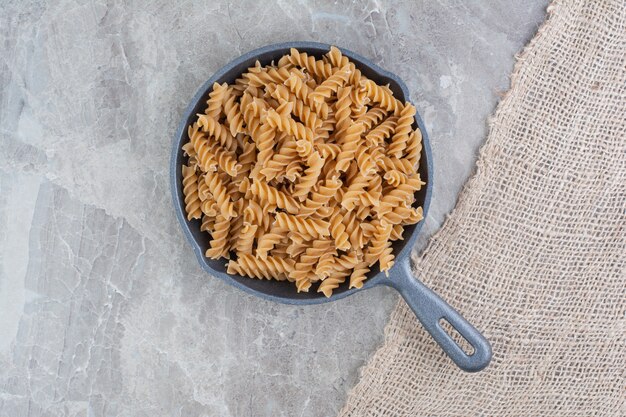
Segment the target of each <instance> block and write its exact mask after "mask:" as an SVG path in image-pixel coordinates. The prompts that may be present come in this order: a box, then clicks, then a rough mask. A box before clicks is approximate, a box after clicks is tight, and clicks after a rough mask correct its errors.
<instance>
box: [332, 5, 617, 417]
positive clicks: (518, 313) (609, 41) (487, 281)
mask: <svg viewBox="0 0 626 417" xmlns="http://www.w3.org/2000/svg"><path fill="white" fill-rule="evenodd" d="M548 11H549V16H548V20H547V21H546V23H544V25H543V26H542V27H541V28H540V29H539V32H538V34H537V35H536V37H535V38H534V39H533V40H532V42H531V43H530V45H529V46H527V47H526V49H525V50H524V51H523V53H522V54H521V56H520V57H519V59H518V63H517V65H516V67H515V70H514V74H513V76H512V84H511V89H510V91H509V92H508V93H507V95H506V96H505V97H504V98H503V100H502V101H501V103H500V104H499V106H498V108H497V110H496V112H495V115H494V116H493V118H492V120H491V121H490V132H489V135H488V138H487V141H486V143H485V145H484V147H483V149H482V150H481V153H480V157H479V161H478V164H477V166H478V168H477V171H476V174H475V175H474V177H473V178H472V179H471V180H470V181H469V183H468V184H467V185H466V188H465V190H464V191H463V193H462V194H461V196H460V198H459V202H458V205H457V207H456V209H455V210H454V212H453V213H452V215H451V217H450V218H449V219H448V220H447V221H446V223H445V225H444V227H443V229H442V230H441V231H440V232H439V233H438V234H437V235H436V236H435V237H434V238H433V239H432V240H431V242H430V244H429V247H428V249H427V250H426V251H425V253H424V254H423V255H422V256H421V257H420V259H418V260H417V262H416V269H417V274H418V276H420V277H421V279H423V281H424V282H425V283H426V284H428V285H430V286H431V287H432V288H434V289H435V290H436V291H437V292H439V293H440V294H442V295H443V296H444V298H446V299H447V300H449V301H450V303H451V304H452V305H453V306H455V307H457V308H458V309H459V310H460V311H461V312H462V313H463V314H464V315H465V316H466V317H467V318H469V319H470V321H471V322H473V323H475V325H476V326H477V327H478V328H479V329H481V330H483V331H484V334H485V335H486V336H487V337H488V339H489V340H490V341H491V343H492V345H493V352H494V357H493V361H492V363H491V365H490V366H489V367H488V368H487V369H486V370H485V371H483V372H481V373H478V374H466V373H464V372H462V371H460V370H458V369H456V368H455V366H454V365H453V364H452V362H451V361H450V360H449V359H448V358H447V357H446V356H444V354H443V353H442V352H441V350H440V349H439V348H438V347H437V346H436V345H435V343H434V342H433V340H431V338H430V337H429V335H428V334H427V333H426V332H425V331H424V330H423V329H422V328H421V326H420V325H419V324H418V322H417V321H416V319H415V317H414V316H413V313H412V312H411V311H409V309H408V308H407V306H406V305H405V304H404V302H400V303H399V305H398V306H397V308H396V310H395V311H394V312H393V315H392V318H391V322H390V323H389V325H388V326H387V328H386V331H385V341H384V344H383V346H382V347H381V348H380V349H379V350H378V351H377V352H376V353H375V355H374V356H373V357H372V359H371V360H370V361H369V363H368V364H367V365H366V366H365V368H364V369H363V370H362V378H361V380H360V382H359V383H358V385H357V386H356V387H355V388H354V389H353V391H352V392H351V393H350V395H349V398H348V401H347V404H346V405H345V407H344V409H343V410H342V411H341V413H340V415H341V416H359V417H360V416H409V415H410V416H413V415H416V416H422V415H424V416H425V415H437V416H472V415H485V416H493V415H507V416H548V415H550V416H555V415H559V416H565V415H567V416H579V415H593V416H599V415H626V408H625V406H624V398H625V389H626V384H625V381H626V376H625V369H626V342H625V333H626V324H625V323H626V320H625V313H626V1H621V0H613V1H610V0H606V1H604V0H603V1H593V0H589V1H582V0H572V1H556V2H554V3H553V4H552V5H551V6H550V8H549V9H548ZM434 198H437V196H434Z"/></svg>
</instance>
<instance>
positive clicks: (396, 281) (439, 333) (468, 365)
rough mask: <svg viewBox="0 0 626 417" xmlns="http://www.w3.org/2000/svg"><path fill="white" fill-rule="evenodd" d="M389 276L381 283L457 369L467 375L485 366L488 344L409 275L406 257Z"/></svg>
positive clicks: (467, 323)
mask: <svg viewBox="0 0 626 417" xmlns="http://www.w3.org/2000/svg"><path fill="white" fill-rule="evenodd" d="M389 274H390V276H389V279H388V280H385V284H387V285H389V286H391V287H393V288H395V289H396V290H398V292H400V294H401V295H402V298H404V301H406V303H407V304H408V305H409V307H410V308H411V310H413V312H414V313H415V315H416V316H417V318H418V320H419V321H420V322H421V323H422V325H423V326H424V328H425V329H426V331H428V333H430V335H431V336H432V337H433V339H435V341H436V342H437V343H438V344H439V346H440V347H441V349H443V351H444V352H445V353H446V354H447V355H448V356H449V357H450V359H452V361H453V362H454V363H455V364H456V365H457V366H458V367H459V368H461V369H462V370H464V371H467V372H478V371H480V370H482V369H483V368H485V367H486V366H487V365H488V364H489V361H491V345H490V344H489V342H488V341H487V339H485V337H484V336H483V335H482V334H480V332H479V331H478V330H476V328H474V326H472V325H471V324H470V323H469V322H468V321H467V320H465V319H464V318H463V316H461V315H460V314H459V313H458V312H457V311H456V310H455V309H453V308H452V307H450V305H449V304H448V303H446V302H445V301H444V300H443V299H442V298H441V297H439V296H438V295H437V294H435V293H434V292H433V291H432V290H430V289H429V288H428V287H426V286H425V285H424V284H422V283H421V282H420V281H419V280H418V279H417V278H415V277H414V276H413V273H412V272H411V266H410V263H409V260H408V257H407V258H405V259H404V260H402V261H400V262H399V264H398V265H396V267H395V268H391V270H390V271H389ZM442 320H445V321H447V322H448V323H449V324H450V325H451V326H452V327H453V328H454V329H455V330H456V331H457V332H459V333H460V334H461V336H463V338H464V339H465V340H466V341H467V342H468V343H469V344H470V345H471V346H472V348H473V352H472V353H471V354H468V353H466V352H465V351H464V350H463V349H462V348H461V347H460V346H459V344H458V343H457V342H456V341H455V340H454V339H453V338H452V337H451V336H450V335H449V334H448V332H446V330H445V329H444V328H443V327H442V325H441V322H442Z"/></svg>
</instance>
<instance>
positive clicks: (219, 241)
mask: <svg viewBox="0 0 626 417" xmlns="http://www.w3.org/2000/svg"><path fill="white" fill-rule="evenodd" d="M320 58H321V59H320ZM415 114H416V111H415V107H414V106H413V105H412V104H410V103H402V102H400V101H398V100H397V99H396V98H395V97H394V95H393V92H392V90H391V89H390V88H389V87H388V86H382V85H378V84H376V83H375V82H374V81H373V80H370V79H368V78H367V77H366V76H365V75H363V74H362V73H361V71H360V70H359V68H357V66H356V65H355V63H353V62H351V61H350V59H349V58H348V57H347V56H345V55H344V54H343V53H342V52H341V51H340V50H339V49H338V48H335V47H331V49H330V51H329V52H328V53H326V54H325V55H324V56H321V57H318V56H312V55H309V54H307V53H304V52H300V51H298V50H296V49H292V50H290V52H289V54H288V55H285V56H283V57H282V58H280V59H279V60H278V61H277V63H276V64H274V63H271V64H270V65H262V64H261V63H260V62H258V61H257V62H256V63H255V64H254V65H253V66H251V67H249V68H248V69H247V70H246V71H245V72H244V73H243V74H241V76H239V77H238V78H236V80H235V81H234V82H233V83H232V84H231V85H228V84H227V83H214V84H213V86H212V89H211V91H210V92H209V93H208V97H207V99H206V108H205V109H204V112H202V113H200V114H198V115H197V119H196V120H194V121H193V122H192V123H191V124H190V125H189V126H188V129H187V136H188V138H189V141H188V142H187V143H185V144H183V145H182V154H183V157H184V158H186V163H185V164H183V166H182V167H181V174H182V178H181V181H182V194H183V200H184V206H185V211H186V217H187V220H188V221H190V222H192V224H197V226H195V227H198V228H199V229H200V231H201V232H206V233H208V234H209V235H210V239H209V240H208V244H207V247H206V248H205V251H206V253H205V255H206V256H207V257H209V258H212V259H220V258H225V259H229V261H228V263H227V269H226V271H227V273H229V274H238V275H242V276H247V277H250V278H255V279H273V280H277V281H288V282H291V283H292V284H291V285H295V287H296V290H297V291H300V292H301V291H317V292H319V293H321V294H323V295H325V296H327V297H329V296H331V294H332V293H333V291H335V290H337V288H339V286H343V285H345V287H344V288H346V287H349V288H362V287H363V285H364V282H365V280H366V279H367V277H368V274H369V273H370V270H371V269H372V268H373V267H374V265H375V264H377V263H378V266H379V268H380V270H381V271H383V272H388V271H389V269H390V268H392V267H393V264H394V254H393V248H392V245H391V242H393V241H396V240H401V239H403V236H402V235H403V232H404V227H405V226H408V225H412V224H415V223H417V222H419V221H421V220H422V219H423V211H422V208H421V207H419V206H417V204H416V198H415V195H416V194H415V193H416V192H417V191H418V190H420V189H421V187H422V186H423V185H424V183H423V182H422V181H421V179H420V177H419V174H418V173H417V169H418V167H419V163H420V157H421V154H422V136H421V132H420V130H419V129H417V128H415V127H414V126H415ZM346 281H347V282H346ZM344 283H345V284H344ZM314 285H315V286H316V288H313V286H314ZM312 288H313V289H312Z"/></svg>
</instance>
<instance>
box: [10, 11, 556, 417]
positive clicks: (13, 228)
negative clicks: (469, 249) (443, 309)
mask: <svg viewBox="0 0 626 417" xmlns="http://www.w3.org/2000/svg"><path fill="white" fill-rule="evenodd" d="M546 3H547V1H546V0H533V1H526V2H518V1H516V0H503V1H498V2H496V1H487V0H484V1H478V2H476V1H475V2H465V1H460V0H458V1H455V0H439V1H432V2H431V1H428V2H427V1H408V0H400V1H394V2H384V1H382V0H380V1H375V0H371V1H363V2H344V1H312V2H306V1H287V0H282V1H277V2H271V4H267V3H266V2H256V1H243V2H235V1H233V2H231V3H230V4H229V3H228V2H225V1H213V2H206V3H200V2H192V1H184V2H170V1H150V2H148V1H143V2H142V1H137V2H132V3H131V2H129V4H124V3H122V2H117V1H108V2H94V3H89V4H87V3H85V2H80V1H51V2H37V1H14V2H11V1H9V2H8V3H7V2H6V1H4V2H2V3H1V4H0V141H1V142H0V415H2V416H12V417H13V416H15V417H18V416H332V415H334V413H336V411H337V410H338V409H339V408H340V407H341V406H342V404H343V401H344V399H345V396H346V393H347V391H348V390H349V389H350V387H351V386H353V385H354V384H355V383H356V381H357V377H358V368H359V367H360V366H362V365H363V364H364V363H365V361H366V360H367V358H368V357H369V356H370V355H371V354H372V353H373V352H374V350H375V349H376V347H377V345H378V344H379V343H380V341H381V340H382V335H383V328H384V325H385V323H386V321H387V319H388V316H389V312H390V311H391V309H392V307H393V305H394V303H395V302H396V300H397V296H396V295H395V294H394V293H392V292H391V290H388V289H375V290H371V291H367V292H363V293H360V294H357V295H355V296H354V297H351V298H349V299H346V300H343V301H340V302H337V303H332V304H328V305H321V306H315V307H293V306H284V305H277V304H272V303H269V302H266V301H262V300H258V299H255V298H253V297H250V296H248V295H245V294H242V293H240V292H238V291H236V290H235V289H233V288H230V287H228V286H226V285H225V284H223V283H221V282H219V281H217V280H216V279H212V278H211V277H210V276H207V275H206V274H205V273H203V272H202V270H201V269H200V268H199V267H198V265H197V264H196V260H195V258H194V255H193V253H192V251H191V250H190V248H189V247H188V246H187V244H186V243H185V241H184V240H183V235H182V234H181V232H180V230H179V227H178V224H177V222H176V219H175V217H174V214H173V210H172V206H171V203H170V193H169V189H168V181H167V178H168V157H169V153H170V143H171V138H172V135H173V133H174V130H175V128H176V126H177V124H178V122H179V118H180V115H181V113H182V111H183V109H184V108H185V107H186V105H187V103H188V100H189V99H190V98H191V97H192V95H193V93H194V92H195V90H196V88H198V87H199V85H200V84H201V83H202V82H203V81H204V80H206V79H207V78H208V77H210V76H211V74H212V73H213V72H214V71H216V70H217V69H218V68H219V67H221V66H222V65H224V64H225V63H227V62H228V61H230V60H231V59H233V58H235V57H237V56H238V55H240V54H241V53H243V52H246V51H248V50H251V49H253V48H256V47H259V46H262V45H265V44H268V43H274V42H280V41H289V40H316V41H322V42H327V43H333V44H337V45H341V46H345V47H346V48H349V49H352V50H354V51H356V52H358V53H360V54H362V55H364V56H366V57H369V58H371V59H373V60H374V61H375V62H377V63H378V64H380V65H381V66H383V67H385V68H387V69H389V70H391V71H393V72H395V73H397V74H398V75H400V76H401V77H402V78H403V79H404V80H406V82H407V84H408V86H409V87H410V90H411V94H412V97H413V99H414V102H415V104H416V105H417V107H418V110H419V111H420V112H421V114H422V116H423V118H424V120H425V123H426V126H428V129H429V133H430V135H431V138H432V144H433V151H434V156H435V167H436V173H435V175H436V178H437V183H436V186H435V190H434V196H435V198H434V202H433V205H432V209H431V211H430V216H429V218H428V219H427V227H426V229H425V233H424V235H425V236H427V235H429V234H431V233H432V232H434V231H435V230H436V229H437V228H438V227H439V226H440V225H441V223H442V221H443V220H444V218H445V215H446V213H448V212H449V211H450V210H451V209H452V208H453V206H454V203H455V199H456V195H457V194H458V192H459V191H460V189H461V187H462V185H463V183H464V182H465V180H466V179H467V178H468V176H469V175H470V174H471V172H472V170H473V162H474V160H475V158H476V155H477V150H478V148H479V146H480V143H481V142H482V141H483V139H484V137H485V134H486V126H487V125H486V120H487V117H488V115H489V114H490V113H491V112H492V111H493V109H494V107H495V105H496V103H497V100H498V97H499V95H500V94H501V93H502V92H504V91H506V89H507V86H508V81H509V79H508V74H510V72H511V70H512V68H513V64H514V54H515V53H516V52H518V51H519V50H520V49H521V48H522V47H523V45H525V44H526V42H527V41H528V40H529V39H530V38H531V37H532V35H533V34H534V33H535V32H536V30H537V27H538V25H539V24H540V22H542V21H543V19H544V18H545V8H546ZM423 244H424V240H422V242H421V243H420V245H423ZM442 279H445V277H442Z"/></svg>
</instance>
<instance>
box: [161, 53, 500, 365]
mask: <svg viewBox="0 0 626 417" xmlns="http://www.w3.org/2000/svg"><path fill="white" fill-rule="evenodd" d="M290 48H297V49H298V50H300V51H301V52H306V53H308V54H309V55H313V56H316V57H318V59H319V58H321V56H322V55H323V54H325V53H326V52H328V50H329V49H330V45H327V44H323V43H317V42H288V43H280V44H275V45H269V46H265V47H263V48H259V49H256V50H254V51H251V52H248V53H247V54H245V55H243V56H241V57H239V58H237V59H235V60H234V61H232V62H231V63H229V64H228V65H226V66H225V67H223V68H221V69H220V70H219V71H217V73H215V74H214V75H213V76H212V77H211V78H209V80H207V82H205V83H204V84H203V85H202V87H200V89H199V90H198V92H197V93H196V95H195V96H194V97H193V99H192V100H191V104H190V105H189V107H188V108H187V109H186V110H185V112H184V115H183V118H182V120H181V122H180V126H179V127H178V130H177V131H176V136H175V137H174V141H173V142H174V143H173V146H172V156H171V161H170V181H171V189H172V198H173V200H174V208H175V210H176V215H177V217H178V220H179V222H180V225H181V227H182V229H183V232H184V234H185V236H186V238H187V240H188V241H189V243H190V244H191V247H192V248H193V250H194V252H195V254H196V257H197V258H198V262H199V263H200V265H201V266H202V268H203V269H204V270H205V271H206V272H208V273H209V274H211V275H214V276H216V277H218V278H220V279H222V280H224V281H225V282H227V283H229V284H231V285H233V286H234V287H237V288H239V289H240V290H243V291H245V292H247V293H250V294H253V295H256V296H257V297H261V298H264V299H266V300H271V301H276V302H280V303H285V304H297V305H308V304H320V303H327V302H330V301H336V300H339V299H341V298H344V297H347V296H349V295H351V294H354V293H355V292H356V291H361V290H360V289H355V288H352V289H349V288H348V283H347V282H345V283H344V284H342V285H341V286H340V287H339V288H337V289H336V290H335V292H333V295H332V296H331V297H330V298H326V297H325V296H324V295H323V294H321V293H318V292H315V291H312V292H302V293H298V292H296V290H295V287H294V286H293V283H290V282H287V281H273V280H271V281H267V280H259V279H250V278H247V277H243V276H239V275H229V274H227V273H226V267H225V261H224V260H223V259H221V260H212V259H207V258H206V257H205V256H204V252H205V251H206V249H207V248H208V247H209V237H208V234H207V233H204V232H201V231H200V221H199V220H192V221H188V220H187V218H186V216H185V203H184V196H183V187H182V174H181V166H182V164H183V163H184V156H183V152H182V150H181V146H182V145H183V144H184V143H185V142H186V141H187V140H188V137H187V126H188V125H189V124H190V123H193V122H194V118H195V115H196V113H202V112H203V111H204V107H205V106H206V100H207V99H208V95H209V92H210V90H211V86H212V85H213V83H214V82H218V83H223V82H226V83H229V84H231V83H233V82H234V81H235V79H236V78H237V77H238V76H240V75H241V73H243V72H245V71H246V70H247V68H249V67H251V66H253V65H254V63H255V61H257V60H259V61H260V62H261V64H263V65H266V64H269V63H270V62H271V61H272V60H275V61H278V59H279V58H280V57H281V56H283V55H285V54H288V53H289V49H290ZM341 52H342V53H343V54H344V55H346V56H347V57H348V58H350V59H351V60H352V61H353V62H354V63H355V65H356V66H357V68H359V69H360V70H361V72H362V73H363V74H364V75H365V76H367V77H368V78H370V79H372V80H374V81H375V82H376V83H378V84H380V85H383V84H389V87H390V88H391V90H392V91H393V93H394V96H396V97H397V98H398V99H399V100H401V101H409V91H408V88H407V87H406V85H405V84H404V83H403V82H402V80H400V79H399V78H398V77H397V76H396V75H394V74H392V73H390V72H387V71H385V70H383V69H382V68H380V67H378V66H377V65H375V64H374V63H372V62H371V61H369V60H368V59H366V58H364V57H362V56H359V55H357V54H355V53H354V52H351V51H349V50H346V49H341ZM415 123H416V125H417V126H419V128H420V130H421V131H422V137H423V147H422V154H421V161H420V166H419V173H420V176H421V178H422V180H424V181H425V182H426V186H425V187H423V188H422V189H421V190H420V191H418V192H417V193H416V199H417V203H418V204H419V205H421V206H422V207H423V209H424V218H426V215H427V213H428V207H429V205H430V198H431V193H432V189H433V176H432V174H433V168H432V163H433V159H432V155H431V152H430V146H429V141H428V135H427V134H426V129H425V127H424V123H423V122H422V119H421V118H420V116H419V114H416V115H415ZM414 127H415V125H414ZM422 223H423V222H420V223H417V224H415V225H411V226H407V227H405V230H404V236H403V237H404V240H397V241H395V242H393V246H392V247H393V252H394V254H395V257H396V262H395V265H394V266H393V267H392V268H391V270H390V271H389V276H386V275H385V274H384V273H381V272H380V270H379V269H378V266H376V267H375V268H373V269H372V271H371V272H370V273H369V274H368V279H367V280H366V281H365V283H364V285H363V288H362V289H367V288H372V287H375V286H377V285H387V286H389V287H392V288H394V289H396V290H397V291H398V292H399V293H400V294H401V295H402V297H403V298H404V300H405V301H406V303H407V304H408V305H409V307H410V308H411V309H412V310H413V312H414V313H415V315H416V316H417V318H418V319H419V321H420V322H421V323H422V325H423V326H424V328H425V329H426V330H427V331H428V332H429V333H430V334H431V335H432V337H433V338H434V339H435V341H436V342H437V343H438V344H439V346H440V347H441V348H442V349H443V351H444V352H445V353H446V354H447V355H448V356H449V357H450V358H451V359H452V360H453V361H454V363H455V364H456V365H457V366H459V368H461V369H463V370H465V371H468V372H476V371H480V370H481V369H483V368H484V367H485V366H487V364H488V363H489V361H490V360H491V346H490V345H489V342H488V341H487V340H486V339H485V338H484V337H483V336H482V335H481V334H480V333H479V332H478V331H477V330H476V329H475V328H474V327H473V326H472V325H471V324H470V323H469V322H468V321H467V320H465V319H464V318H463V317H462V316H461V315H460V314H459V313H458V312H457V311H455V310H454V309H453V308H452V307H450V305H448V304H447V303H446V302H445V301H444V300H442V299H441V298H440V297H439V296H438V295H437V294H435V293H434V292H433V291H431V290H430V289H429V288H427V287H426V286H425V285H424V284H422V283H421V282H420V281H419V280H418V279H416V278H415V277H414V276H413V273H412V272H411V267H410V263H409V258H410V254H411V248H412V247H413V245H414V243H415V240H416V238H417V235H418V234H419V232H420V229H421V228H422ZM446 322H447V323H446ZM442 324H443V325H444V326H446V327H449V326H451V327H452V328H454V329H455V330H456V331H457V332H458V333H459V334H460V335H461V336H462V339H465V341H466V342H467V343H469V345H471V349H468V348H466V349H465V350H464V349H463V348H462V347H461V346H460V345H459V343H457V341H455V339H456V340H458V341H459V342H461V343H462V339H461V338H459V337H458V335H456V336H457V337H456V338H453V337H452V336H451V335H450V334H449V333H448V332H447V331H446V330H445V328H444V326H442ZM462 344H463V345H465V346H467V345H466V344H465V343H462ZM466 351H468V352H466Z"/></svg>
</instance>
